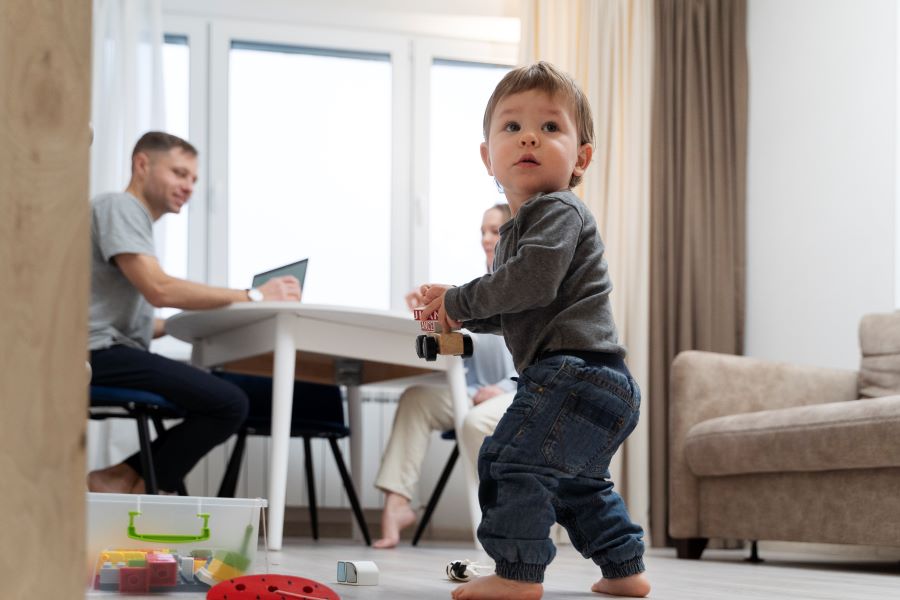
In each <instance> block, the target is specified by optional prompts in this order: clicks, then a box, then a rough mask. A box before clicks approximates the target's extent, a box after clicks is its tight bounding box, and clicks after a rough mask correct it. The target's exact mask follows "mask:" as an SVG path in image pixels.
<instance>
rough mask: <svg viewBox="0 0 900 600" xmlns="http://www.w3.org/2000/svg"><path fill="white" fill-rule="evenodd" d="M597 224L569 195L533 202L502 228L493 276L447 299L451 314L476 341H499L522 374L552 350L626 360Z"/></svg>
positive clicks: (558, 194)
mask: <svg viewBox="0 0 900 600" xmlns="http://www.w3.org/2000/svg"><path fill="white" fill-rule="evenodd" d="M603 249H604V247H603V241H602V240H601V239H600V234H599V233H598V232H597V222H596V221H595V220H594V217H593V216H592V215H591V213H590V212H589V211H588V210H587V208H586V207H585V206H584V204H582V203H581V201H580V200H579V199H578V197H577V196H575V194H573V193H572V192H570V191H568V190H565V191H561V192H554V193H552V194H544V195H540V196H535V197H534V198H531V199H529V200H528V201H527V202H526V203H525V204H523V205H522V207H521V208H520V209H519V212H518V213H517V214H516V217H515V218H514V219H511V220H510V221H508V222H507V223H505V224H504V225H503V227H501V228H500V240H499V241H498V242H497V248H496V250H495V252H494V272H493V273H491V274H488V275H485V276H483V277H480V278H478V279H475V280H473V281H471V282H469V283H467V284H465V285H462V286H460V287H456V288H451V289H450V290H448V291H447V294H446V296H445V298H444V304H445V307H446V309H447V314H448V315H449V316H450V317H451V318H453V319H455V320H457V321H463V324H464V327H466V329H469V330H470V331H474V332H478V333H502V334H503V336H504V338H505V339H506V345H507V347H509V350H510V352H511V353H512V356H513V361H514V362H515V365H516V370H517V371H518V372H519V373H521V372H522V371H523V370H524V369H525V367H527V366H528V365H530V364H531V363H533V362H534V361H535V360H536V359H537V358H538V357H539V355H540V354H541V353H544V352H551V351H555V350H580V351H592V352H609V353H613V354H618V355H620V356H624V355H625V348H624V347H623V346H621V345H620V344H619V342H618V337H617V335H616V326H615V323H614V322H613V317H612V308H611V307H610V303H609V292H610V290H611V289H612V283H611V282H610V278H609V272H608V268H607V264H606V259H605V258H603Z"/></svg>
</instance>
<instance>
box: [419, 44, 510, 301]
mask: <svg viewBox="0 0 900 600" xmlns="http://www.w3.org/2000/svg"><path fill="white" fill-rule="evenodd" d="M508 71H509V67H505V66H497V65H486V64H478V63H464V62H449V61H441V60H435V61H434V63H433V64H432V67H431V131H430V133H429V136H430V140H431V142H430V148H429V156H430V163H431V165H430V183H429V188H430V189H429V199H430V200H429V206H428V209H429V230H428V233H429V237H428V239H429V250H428V257H429V267H428V280H429V281H437V282H443V283H453V284H459V283H465V282H467V281H469V280H471V279H474V278H475V277H479V276H481V275H482V274H484V272H485V268H486V265H485V258H484V251H483V250H482V249H481V231H480V230H481V217H482V215H483V213H484V211H485V210H487V209H488V208H490V207H491V206H493V205H494V204H497V203H498V202H505V201H506V200H505V197H504V196H503V194H501V193H499V191H498V188H497V186H496V185H495V184H494V179H493V178H492V177H490V176H489V175H488V174H487V171H486V170H485V167H484V164H483V163H482V162H481V154H480V152H479V144H481V142H483V141H484V135H483V134H482V130H481V122H482V119H483V118H484V107H485V105H486V104H487V101H488V98H490V96H491V93H492V92H493V91H494V87H496V85H497V83H499V81H500V79H502V78H503V76H504V75H505V74H506V73H507V72H508Z"/></svg>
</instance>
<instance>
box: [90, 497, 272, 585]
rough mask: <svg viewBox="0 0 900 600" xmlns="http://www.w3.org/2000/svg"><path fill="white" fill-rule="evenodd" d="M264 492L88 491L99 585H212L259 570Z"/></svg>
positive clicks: (93, 578)
mask: <svg viewBox="0 0 900 600" xmlns="http://www.w3.org/2000/svg"><path fill="white" fill-rule="evenodd" d="M265 506H266V501H265V500H264V499H261V498H251V499H245V498H201V497H195V496H147V495H137V494H93V493H89V494H88V495H87V510H88V514H87V527H88V529H87V565H86V576H85V578H86V583H87V588H88V590H89V591H91V593H92V594H93V593H96V594H102V593H103V592H104V591H110V592H116V593H123V592H124V593H153V592H170V591H171V592H176V591H177V592H182V591H198V592H205V591H206V590H208V589H209V587H210V586H212V585H215V584H216V583H218V582H219V581H223V580H226V579H231V578H234V577H239V576H241V575H244V574H246V573H252V572H254V570H253V563H254V561H255V559H256V549H257V546H258V544H259V523H260V509H261V508H264V507H265Z"/></svg>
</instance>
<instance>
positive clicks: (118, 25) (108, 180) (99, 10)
mask: <svg viewBox="0 0 900 600" xmlns="http://www.w3.org/2000/svg"><path fill="white" fill-rule="evenodd" d="M93 21H94V23H93V26H94V31H93V82H92V89H93V94H92V98H91V126H92V127H93V131H94V139H93V142H92V144H91V184H90V191H91V197H93V196H94V195H96V194H98V193H101V192H110V191H121V190H124V189H125V186H126V185H127V184H128V180H129V178H130V176H131V151H132V149H133V148H134V144H135V142H137V140H138V138H139V137H140V136H141V134H143V133H144V132H146V131H149V130H151V129H163V128H164V126H165V103H164V99H165V97H164V94H163V91H164V90H163V67H162V61H163V57H162V44H163V43H164V40H165V34H164V32H163V28H162V0H127V1H123V0H94V14H93ZM137 447H138V444H137V438H136V436H135V434H134V424H133V423H131V422H130V421H129V422H125V421H121V420H118V419H110V420H105V421H101V422H97V421H92V422H90V423H89V425H88V451H87V464H88V468H89V469H96V468H99V467H105V466H108V465H111V464H115V463H117V462H119V461H120V460H122V459H123V458H126V457H127V456H129V455H131V454H132V453H133V452H134V451H136V450H137Z"/></svg>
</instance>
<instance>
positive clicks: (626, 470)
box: [520, 0, 655, 537]
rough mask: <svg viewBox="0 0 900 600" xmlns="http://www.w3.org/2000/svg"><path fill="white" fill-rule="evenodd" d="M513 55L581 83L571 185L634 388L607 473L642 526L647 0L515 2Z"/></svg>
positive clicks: (645, 511)
mask: <svg viewBox="0 0 900 600" xmlns="http://www.w3.org/2000/svg"><path fill="white" fill-rule="evenodd" d="M521 14H522V36H521V39H522V42H521V45H520V62H521V63H522V64H529V63H532V62H534V61H536V60H546V61H549V62H552V63H553V64H555V65H557V66H559V67H560V68H562V69H563V70H565V71H566V72H568V73H569V74H570V75H572V76H573V77H574V78H575V79H576V80H577V81H578V83H579V84H580V85H581V86H582V89H583V90H584V92H585V94H586V95H587V97H588V100H589V101H590V104H591V108H592V109H593V113H594V124H595V128H596V132H595V134H596V139H595V148H594V160H593V164H592V165H591V166H590V167H589V168H588V172H587V174H586V176H585V178H584V183H583V184H582V186H581V187H580V189H578V190H576V193H577V194H578V195H579V196H580V197H581V198H582V200H583V201H584V203H585V205H587V206H588V208H589V209H590V210H591V212H592V213H593V214H594V216H595V217H596V219H597V222H598V225H599V227H600V232H601V235H602V236H603V241H604V243H605V244H606V259H607V261H608V262H609V269H610V275H611V277H612V281H613V292H612V295H611V301H612V307H613V315H614V317H615V319H616V325H617V326H618V329H619V336H620V340H621V341H622V342H623V343H624V344H625V346H626V347H627V348H628V365H629V369H630V370H631V371H632V373H633V374H634V376H635V379H636V380H637V382H638V384H639V385H640V386H641V389H642V390H643V392H644V400H643V404H642V412H643V414H642V419H641V422H640V424H639V425H638V428H637V429H636V430H635V431H634V433H632V435H631V436H630V437H629V439H628V440H627V441H626V443H625V444H624V445H623V446H622V448H621V449H620V450H619V452H618V453H617V455H616V458H615V459H614V461H613V463H612V465H611V471H612V474H613V480H614V481H615V482H616V486H617V487H618V489H619V493H620V494H621V495H622V497H623V498H624V499H625V501H626V503H627V505H628V509H629V511H630V512H631V514H632V517H633V518H634V519H635V521H637V522H638V523H640V524H641V525H642V526H644V527H645V529H646V530H647V532H648V535H650V536H651V537H652V536H653V535H655V533H654V532H652V531H650V529H649V522H648V518H649V467H648V465H649V442H648V431H649V421H648V413H649V411H648V410H647V408H648V402H647V384H648V369H649V354H648V332H649V318H648V315H649V279H648V277H649V275H648V272H649V245H650V242H649V203H650V198H649V195H650V191H649V173H650V151H649V148H650V106H651V105H650V99H651V96H650V91H651V82H652V73H653V71H652V60H653V23H652V18H653V6H652V2H651V0H568V1H566V2H557V1H553V0H525V1H524V2H523V6H522V13H521Z"/></svg>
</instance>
